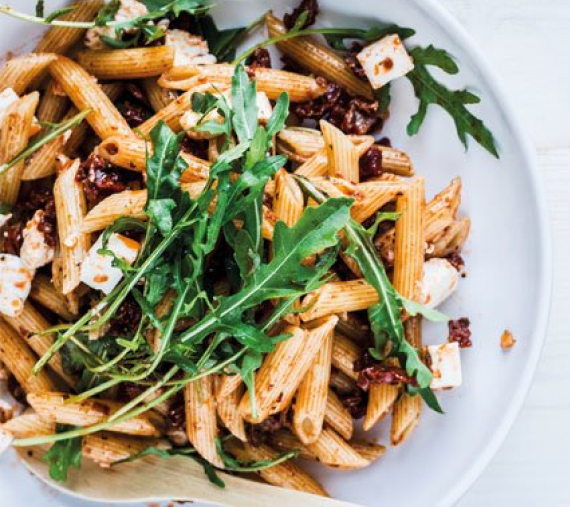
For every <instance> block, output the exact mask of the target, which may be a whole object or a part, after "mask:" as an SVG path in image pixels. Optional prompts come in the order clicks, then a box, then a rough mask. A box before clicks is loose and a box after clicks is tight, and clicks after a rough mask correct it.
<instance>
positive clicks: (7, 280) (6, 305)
mask: <svg viewBox="0 0 570 507" xmlns="http://www.w3.org/2000/svg"><path fill="white" fill-rule="evenodd" d="M34 274H35V271H34V270H31V269H28V268H27V267H26V266H25V264H24V263H23V262H22V260H21V259H20V257H18V256H16V255H10V254H1V255H0V313H3V314H4V315H7V316H8V317H18V316H19V315H20V314H21V313H22V310H23V309H24V303H25V301H26V299H28V296H29V295H30V290H31V288H32V279H33V278H34Z"/></svg>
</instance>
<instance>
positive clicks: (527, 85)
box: [0, 0, 570, 507]
mask: <svg viewBox="0 0 570 507" xmlns="http://www.w3.org/2000/svg"><path fill="white" fill-rule="evenodd" d="M440 1H441V3H442V4H443V5H444V6H445V7H447V8H448V9H449V10H450V11H451V12H452V13H453V14H454V15H455V16H456V17H457V18H458V19H459V20H460V21H461V22H462V23H463V25H464V26H465V27H466V28H467V30H468V31H469V32H470V33H471V35H472V36H473V38H474V39H475V40H476V42H478V43H479V44H480V45H481V48H482V50H483V52H484V54H485V55H486V56H487V57H488V59H489V60H490V62H491V64H492V66H493V67H494V69H495V70H496V72H497V74H498V75H499V77H500V78H501V81H502V82H503V85H504V87H505V88H506V91H507V92H508V95H509V96H510V97H511V101H512V102H513V103H514V106H515V107H516V109H517V110H518V113H519V117H520V118H521V120H522V122H523V124H524V125H525V127H526V130H527V132H528V133H529V134H530V136H531V139H532V140H533V142H534V145H535V146H536V149H537V152H538V160H539V164H540V170H541V172H542V176H543V178H544V181H545V184H546V188H547V192H548V198H549V206H550V214H551V227H552V233H553V236H554V242H553V244H554V256H555V283H554V292H553V307H552V313H551V322H550V330H549V333H548V338H547V341H546V345H545V348H544V352H543V355H542V359H541V361H540V365H539V367H538V371H537V374H536V377H535V381H534V385H533V387H532V389H531V392H530V394H529V397H528V399H527V401H526V403H525V406H524V408H523V410H522V412H521V414H520V416H519V418H518V420H517V422H516V423H515V425H514V427H513V429H512V431H511V433H510V435H509V436H508V438H507V440H506V441H505V443H504V445H503V446H502V448H501V449H500V451H499V452H498V454H497V455H496V456H495V458H494V459H493V461H492V462H491V464H490V465H489V467H488V468H487V469H486V471H485V472H484V473H483V475H482V476H481V477H480V479H479V480H478V481H477V482H476V484H475V485H474V486H473V487H472V488H471V489H470V491H469V492H468V493H467V494H466V495H465V496H464V497H463V499H462V500H461V501H460V502H459V504H458V506H459V507H527V506H528V507H535V506H540V507H568V506H570V487H568V484H567V482H568V479H570V389H569V386H568V380H567V375H568V373H567V372H570V368H569V366H568V364H570V269H569V268H568V267H567V265H566V263H565V261H566V259H567V258H568V256H569V255H570V220H569V218H570V0H440ZM513 255H516V250H513ZM48 498H49V497H48ZM1 503H2V502H1V501H0V504H1ZM48 503H49V502H48ZM426 507H429V506H426Z"/></svg>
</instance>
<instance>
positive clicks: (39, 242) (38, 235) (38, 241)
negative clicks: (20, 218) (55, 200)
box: [20, 210, 55, 269]
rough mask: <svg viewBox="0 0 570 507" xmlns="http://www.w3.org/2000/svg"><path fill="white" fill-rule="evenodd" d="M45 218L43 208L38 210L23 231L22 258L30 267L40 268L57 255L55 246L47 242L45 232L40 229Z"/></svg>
mask: <svg viewBox="0 0 570 507" xmlns="http://www.w3.org/2000/svg"><path fill="white" fill-rule="evenodd" d="M43 219H44V212H43V210H37V211H36V212H35V213H34V216H33V217H32V219H31V220H30V221H28V223H27V224H26V228H25V229H24V231H23V233H22V236H23V238H24V241H23V242H22V248H21V250H20V259H22V262H23V263H24V264H25V265H26V267H27V268H29V269H39V268H41V267H43V266H45V265H46V264H49V263H50V262H52V261H53V258H54V255H55V248H54V247H53V246H50V245H48V244H47V243H46V237H45V234H44V233H43V231H40V229H39V225H40V224H41V223H42V221H43Z"/></svg>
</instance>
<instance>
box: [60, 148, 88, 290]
mask: <svg viewBox="0 0 570 507" xmlns="http://www.w3.org/2000/svg"><path fill="white" fill-rule="evenodd" d="M80 163H81V161H80V160H79V159H76V160H74V161H68V162H67V163H66V165H65V166H64V167H63V168H62V170H61V172H60V173H59V174H58V176H57V179H56V180H55V184H54V186H53V197H54V201H55V209H56V215H57V228H58V235H59V247H60V250H61V257H62V262H63V264H62V268H63V284H62V291H63V294H64V295H66V294H69V293H71V292H72V291H73V290H75V289H76V288H77V287H78V285H79V284H80V280H79V278H80V268H81V263H82V262H83V259H85V257H86V256H87V252H88V251H89V247H90V237H89V235H88V234H86V233H84V232H82V230H81V225H82V223H83V218H84V216H85V212H86V209H87V205H86V202H85V195H84V194H83V187H82V185H81V183H80V182H78V181H77V171H78V170H79V167H80Z"/></svg>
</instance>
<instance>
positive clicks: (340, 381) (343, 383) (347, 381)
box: [330, 321, 357, 394]
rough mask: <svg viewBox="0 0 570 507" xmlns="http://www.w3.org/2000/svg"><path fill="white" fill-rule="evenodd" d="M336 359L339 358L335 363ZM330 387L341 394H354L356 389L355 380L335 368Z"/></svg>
mask: <svg viewBox="0 0 570 507" xmlns="http://www.w3.org/2000/svg"><path fill="white" fill-rule="evenodd" d="M339 322H340V321H339ZM337 327H338V326H337ZM333 350H334V349H333ZM337 353H338V352H337ZM338 359H339V358H338V356H337V361H338ZM330 386H331V388H332V389H334V390H335V391H336V392H338V393H341V394H350V393H354V392H355V391H356V388H357V386H356V382H355V379H354V378H353V377H350V376H348V375H346V373H343V372H342V371H341V370H338V369H337V368H332V369H331V379H330Z"/></svg>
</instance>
